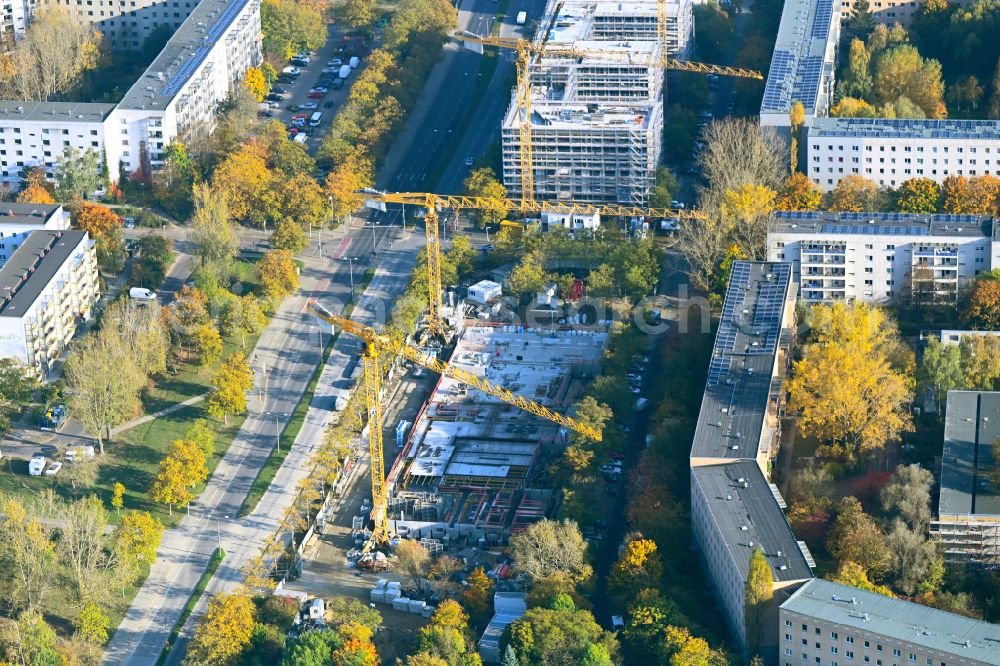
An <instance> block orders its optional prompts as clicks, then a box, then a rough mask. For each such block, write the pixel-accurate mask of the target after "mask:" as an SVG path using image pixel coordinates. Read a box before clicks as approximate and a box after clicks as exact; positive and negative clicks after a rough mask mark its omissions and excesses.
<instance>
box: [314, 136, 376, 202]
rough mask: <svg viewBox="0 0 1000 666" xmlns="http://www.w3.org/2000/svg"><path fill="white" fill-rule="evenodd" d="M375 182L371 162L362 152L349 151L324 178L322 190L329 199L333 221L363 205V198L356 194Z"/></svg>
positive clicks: (357, 150)
mask: <svg viewBox="0 0 1000 666" xmlns="http://www.w3.org/2000/svg"><path fill="white" fill-rule="evenodd" d="M374 182H375V178H374V167H373V166H372V161H371V159H369V158H368V157H367V156H366V155H365V154H364V152H363V151H362V150H360V149H351V150H350V151H349V153H348V154H347V155H344V156H343V158H342V160H341V162H340V164H339V165H338V166H337V167H336V168H335V169H334V170H333V171H331V172H330V173H329V174H328V175H327V177H326V183H325V184H324V190H325V191H326V195H327V196H328V197H329V198H330V199H331V201H330V204H331V213H332V215H333V217H334V218H335V219H341V218H344V217H346V216H347V215H348V214H349V213H351V212H352V211H354V210H357V209H358V208H360V207H361V206H362V205H364V202H365V200H364V196H363V195H360V194H358V193H357V192H358V191H359V190H361V189H364V188H366V187H371V186H372V183H374Z"/></svg>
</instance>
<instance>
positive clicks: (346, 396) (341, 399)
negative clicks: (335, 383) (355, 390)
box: [333, 388, 351, 412]
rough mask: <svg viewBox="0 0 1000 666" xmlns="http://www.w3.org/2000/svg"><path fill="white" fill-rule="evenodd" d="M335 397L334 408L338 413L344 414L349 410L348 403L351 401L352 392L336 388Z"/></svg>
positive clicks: (334, 390)
mask: <svg viewBox="0 0 1000 666" xmlns="http://www.w3.org/2000/svg"><path fill="white" fill-rule="evenodd" d="M333 396H334V398H336V403H334V406H333V408H334V409H335V410H337V411H338V412H342V411H344V410H345V409H347V403H348V401H349V400H350V399H351V392H350V391H348V390H347V389H342V388H335V389H333Z"/></svg>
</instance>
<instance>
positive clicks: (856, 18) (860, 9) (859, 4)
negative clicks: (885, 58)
mask: <svg viewBox="0 0 1000 666" xmlns="http://www.w3.org/2000/svg"><path fill="white" fill-rule="evenodd" d="M847 29H848V31H849V32H850V34H852V35H854V36H855V37H857V38H858V41H861V40H863V39H867V38H868V35H870V34H871V32H872V30H874V29H875V17H874V16H872V12H871V7H870V5H869V3H868V0H857V1H856V2H855V3H854V6H853V8H852V11H851V18H850V20H849V21H848V23H847ZM851 45H852V46H853V45H854V41H853V40H852V42H851Z"/></svg>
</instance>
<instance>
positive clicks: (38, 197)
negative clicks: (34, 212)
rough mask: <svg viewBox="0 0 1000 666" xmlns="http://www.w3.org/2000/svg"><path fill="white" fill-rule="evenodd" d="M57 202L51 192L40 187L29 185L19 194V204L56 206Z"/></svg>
mask: <svg viewBox="0 0 1000 666" xmlns="http://www.w3.org/2000/svg"><path fill="white" fill-rule="evenodd" d="M55 202H56V200H55V199H54V198H52V195H51V194H50V193H49V191H48V190H47V189H45V188H44V187H41V186H39V185H29V186H28V187H26V188H24V189H23V190H21V191H20V192H18V193H17V203H33V204H54V203H55Z"/></svg>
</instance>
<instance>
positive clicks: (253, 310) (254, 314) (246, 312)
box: [222, 294, 267, 349]
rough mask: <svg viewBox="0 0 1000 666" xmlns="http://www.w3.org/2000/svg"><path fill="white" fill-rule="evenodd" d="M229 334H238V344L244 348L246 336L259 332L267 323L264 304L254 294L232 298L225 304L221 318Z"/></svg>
mask: <svg viewBox="0 0 1000 666" xmlns="http://www.w3.org/2000/svg"><path fill="white" fill-rule="evenodd" d="M222 319H223V320H224V321H225V323H226V326H227V332H228V333H230V334H233V333H235V334H239V336H240V346H241V347H243V348H244V349H246V346H247V337H248V336H252V335H257V334H259V333H260V332H261V331H262V330H263V329H264V324H266V323H267V314H266V313H265V312H264V306H263V304H262V303H261V302H260V299H258V298H257V297H256V296H255V295H254V294H246V295H244V296H240V297H239V298H234V299H232V300H231V301H229V302H228V303H227V304H226V309H225V311H224V317H223V318H222Z"/></svg>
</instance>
